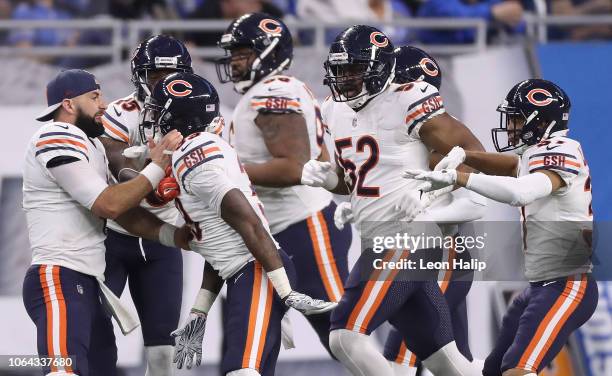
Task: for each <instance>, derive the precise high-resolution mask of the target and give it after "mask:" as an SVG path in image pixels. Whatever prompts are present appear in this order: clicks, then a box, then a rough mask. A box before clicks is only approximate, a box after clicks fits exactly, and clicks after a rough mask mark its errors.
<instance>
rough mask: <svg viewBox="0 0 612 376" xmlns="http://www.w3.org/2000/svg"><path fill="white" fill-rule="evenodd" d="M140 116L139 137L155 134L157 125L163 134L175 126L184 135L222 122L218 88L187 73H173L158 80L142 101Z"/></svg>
mask: <svg viewBox="0 0 612 376" xmlns="http://www.w3.org/2000/svg"><path fill="white" fill-rule="evenodd" d="M142 117H143V119H142V121H141V127H140V132H141V137H147V136H149V137H154V135H155V132H156V131H155V129H157V128H159V130H160V131H161V134H163V135H165V134H166V133H168V132H170V131H171V130H173V129H176V130H177V131H179V132H180V133H181V134H182V135H183V136H185V137H187V136H189V135H190V134H192V133H195V132H204V131H208V130H209V128H210V127H211V126H217V125H218V124H219V122H222V121H223V120H222V118H221V116H220V115H219V95H218V94H217V90H215V88H214V86H213V85H212V84H211V83H210V82H208V81H207V80H206V79H204V78H202V77H200V76H198V75H197V74H194V73H189V72H177V73H172V74H170V75H168V76H166V77H164V78H163V79H162V80H160V81H159V82H157V84H156V85H155V87H154V88H153V91H152V93H151V95H150V96H149V97H147V98H146V100H145V109H144V111H143V115H142ZM151 130H153V131H152V133H153V135H151Z"/></svg>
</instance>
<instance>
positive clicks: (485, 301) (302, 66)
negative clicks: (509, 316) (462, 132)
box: [0, 0, 612, 376]
mask: <svg viewBox="0 0 612 376" xmlns="http://www.w3.org/2000/svg"><path fill="white" fill-rule="evenodd" d="M506 1H514V0H506ZM444 2H446V3H445V4H446V5H447V6H448V4H449V3H453V4H455V5H456V7H455V8H453V9H450V10H448V9H442V8H444V4H443V2H440V1H437V0H429V1H428V2H421V1H410V0H406V1H400V0H393V1H369V0H328V1H315V0H294V1H291V0H287V1H282V0H281V1H274V2H265V1H263V2H261V1H258V0H252V1H247V0H199V1H198V0H191V1H179V0H175V1H166V2H164V1H162V0H158V1H149V2H146V1H145V2H143V1H140V2H139V1H116V0H108V1H93V0H92V1H88V0H64V1H55V2H54V1H49V0H44V1H27V2H26V1H8V0H0V63H1V66H2V75H1V77H2V79H0V119H1V121H2V130H3V132H4V133H3V134H4V137H3V139H2V141H3V142H2V147H1V148H0V313H1V314H0V354H34V353H35V352H36V351H35V349H36V347H35V334H34V325H33V324H32V322H31V321H30V320H29V318H28V317H27V314H26V313H25V310H24V308H23V303H22V301H21V283H22V280H23V275H24V273H25V270H26V269H27V266H28V265H29V262H30V251H29V246H28V242H27V229H26V225H25V221H24V215H23V212H22V210H21V178H20V175H21V168H22V165H23V153H24V151H25V145H26V143H27V141H28V140H29V138H30V136H31V135H32V134H33V133H34V131H35V130H36V129H37V127H38V126H39V124H38V123H37V122H36V121H35V120H34V116H35V114H37V113H38V112H39V111H40V110H41V109H42V108H44V107H45V102H44V101H45V96H44V87H45V84H46V82H47V81H48V80H49V79H50V78H51V77H53V75H54V74H55V73H56V72H57V71H58V69H60V67H65V66H71V67H75V66H78V67H83V66H86V67H87V68H88V69H89V70H91V71H92V72H93V73H94V74H95V75H96V76H97V77H98V79H99V81H100V82H101V85H102V89H103V92H104V95H105V98H106V100H107V101H111V100H114V99H116V98H119V97H123V96H125V95H127V94H128V93H130V92H131V91H132V90H133V87H132V85H131V82H130V72H129V62H128V60H126V58H129V56H130V53H131V51H132V50H133V48H134V47H135V44H136V43H137V42H138V40H140V39H142V38H144V37H146V36H147V35H150V34H151V33H156V32H161V31H163V32H168V33H172V34H175V35H177V36H179V37H183V38H186V39H187V40H188V41H190V51H191V52H192V56H196V55H197V56H198V57H197V58H194V70H195V72H196V73H198V74H200V75H202V76H204V77H206V78H207V79H209V80H211V82H213V84H215V86H216V87H217V89H218V90H219V92H220V95H221V103H222V105H223V113H224V114H225V116H226V118H230V117H231V111H232V108H233V105H234V104H235V103H237V100H238V98H239V97H238V95H237V94H235V93H234V92H233V91H232V88H231V86H228V85H221V84H218V81H217V78H216V73H215V69H214V65H213V64H212V63H211V62H210V61H211V60H210V59H211V58H212V57H214V56H219V55H220V54H221V50H218V49H216V48H214V46H213V45H212V44H211V42H210V41H211V40H214V38H213V37H214V35H213V37H211V34H210V33H211V31H208V34H204V35H202V34H199V36H198V34H197V33H196V30H201V29H203V28H204V29H206V28H212V29H215V30H217V31H218V30H223V29H224V27H225V26H226V25H227V24H228V23H229V20H226V19H223V18H224V16H225V17H228V14H227V12H226V11H227V9H225V8H224V11H225V12H226V13H223V12H221V13H219V9H221V8H222V7H223V6H225V7H226V8H227V7H228V6H229V5H232V4H233V5H234V6H235V9H234V11H237V10H238V9H247V8H248V7H254V6H258V7H263V9H265V10H268V11H276V10H280V11H281V12H282V13H284V14H285V17H284V18H285V20H286V21H287V22H288V23H289V24H290V27H291V29H292V31H293V32H294V36H295V37H296V42H297V44H298V46H297V47H296V50H295V58H294V61H293V64H292V67H291V69H290V70H289V73H290V74H294V75H296V76H297V77H299V78H300V79H302V80H303V81H305V82H307V84H308V85H309V87H310V88H311V89H313V91H314V92H315V93H316V95H317V96H318V97H319V99H320V100H322V99H323V98H325V96H327V95H328V89H327V87H325V86H323V85H322V76H323V68H322V62H323V61H324V59H325V51H326V48H327V43H328V42H329V38H331V37H333V35H334V34H335V32H337V31H338V30H340V29H342V27H343V26H347V25H350V24H354V23H368V24H372V25H380V26H381V27H383V30H384V31H385V32H387V33H388V34H389V35H390V36H391V39H392V40H393V41H394V43H395V44H396V45H401V44H408V43H417V44H423V43H424V42H426V43H424V44H423V45H424V48H425V49H426V50H428V51H430V52H432V54H433V55H434V56H435V57H436V58H437V59H438V60H439V62H440V64H441V66H442V71H443V75H444V78H443V86H442V95H443V97H444V99H445V104H446V106H447V109H448V110H449V112H450V113H452V114H454V115H455V116H456V117H458V118H460V119H461V120H462V121H464V123H466V124H467V125H468V126H469V127H470V128H471V129H472V131H473V132H474V133H475V134H476V136H477V137H478V138H479V139H480V140H481V141H482V142H483V144H484V145H485V147H486V148H487V149H488V150H493V147H492V143H491V141H490V131H489V129H490V128H492V127H495V126H497V125H498V122H499V116H498V114H497V113H496V112H495V108H496V106H497V105H498V104H499V102H500V101H501V99H502V98H503V97H504V96H505V94H506V92H507V91H508V89H509V88H510V87H511V86H512V85H514V84H515V83H516V82H518V81H519V80H522V79H525V78H529V77H534V76H541V77H543V78H546V79H549V80H552V81H555V82H557V83H558V84H560V85H561V86H562V87H563V88H564V89H565V90H566V91H567V92H568V94H569V95H570V97H571V99H572V104H573V106H572V113H571V118H570V127H571V135H572V136H573V137H575V138H577V139H578V140H579V141H580V142H581V143H582V145H583V149H584V150H585V153H586V156H587V159H588V161H589V166H590V168H591V174H592V177H593V186H594V191H593V195H594V202H593V207H594V211H595V219H596V221H597V229H598V231H597V232H596V236H597V239H598V241H597V242H596V245H597V247H596V261H597V264H598V265H597V272H598V275H599V276H600V277H601V279H602V282H600V303H599V307H598V310H597V311H596V313H595V315H594V316H593V317H592V319H591V320H590V321H589V323H587V325H585V326H584V327H583V329H582V330H581V331H580V333H578V335H576V336H574V338H573V339H572V343H571V351H568V352H567V353H566V354H565V355H567V358H565V360H564V359H559V362H557V363H556V368H555V369H551V370H548V371H547V373H546V374H547V375H594V376H595V375H597V376H599V375H601V376H603V375H612V284H610V283H609V282H607V280H609V279H610V278H609V275H610V274H612V262H610V261H609V259H610V257H609V253H610V247H609V246H610V244H612V241H610V240H611V238H612V226H610V220H612V178H611V177H610V175H609V173H608V171H606V170H605V166H607V164H608V163H609V159H610V158H609V155H610V141H609V140H611V139H612V128H611V125H610V118H609V114H610V111H609V109H610V104H612V93H611V91H610V88H611V87H612V69H610V66H611V65H610V63H611V62H612V43H611V42H610V41H609V39H610V36H611V35H612V16H610V15H602V13H610V10H612V2H611V1H598V0H593V1H588V0H586V1H585V0H582V1H573V2H572V1H557V3H574V4H573V7H572V8H562V7H561V8H560V7H559V6H558V4H555V2H554V1H553V2H546V1H538V0H536V1H532V0H527V1H523V2H522V3H523V7H524V13H523V16H522V21H521V22H520V23H519V25H517V26H516V27H508V26H507V25H506V26H504V25H502V23H501V22H500V20H497V21H496V20H492V19H491V17H489V16H487V15H486V14H485V13H482V12H480V13H478V12H474V11H472V12H471V13H466V12H465V11H464V10H465V9H463V8H460V6H465V7H468V6H470V5H469V4H467V3H470V2H469V1H464V2H461V1H459V0H457V1H451V0H444ZM475 2H476V3H479V4H478V5H479V6H484V5H488V6H491V5H493V6H494V5H495V4H497V3H501V2H503V0H490V1H475ZM130 3H132V5H131V8H130V7H129V6H128V7H127V8H125V9H124V13H123V14H122V13H118V11H117V7H120V6H121V4H123V5H125V4H130ZM240 3H242V4H240ZM247 3H248V4H247ZM272 3H273V4H272ZM348 3H350V4H351V5H350V6H347V4H348ZM379 3H382V4H383V7H384V8H383V10H384V12H383V13H382V16H380V14H379V13H377V12H376V9H377V8H376V6H379V5H380V4H379ZM422 3H423V4H422ZM427 3H429V4H427ZM589 3H597V4H599V6H600V7H599V8H597V7H593V8H592V9H591V8H588V7H586V6H588V5H589ZM228 4H229V5H228ZM245 4H246V5H245ZM436 4H439V5H440V9H439V11H438V12H437V13H436V9H433V10H431V9H428V8H427V7H432V6H434V5H436ZM425 5H427V7H425ZM215 6H216V8H215ZM239 6H243V7H247V8H239ZM475 6H477V5H475ZM28 7H29V8H28ZM45 7H46V8H45ZM271 7H274V8H271ZM581 7H582V8H581ZM425 8H427V9H426V10H427V12H425V11H424V10H423V9H425ZM41 9H42V10H41ZM190 9H191V14H192V15H191V16H190V15H189V14H190ZM466 9H467V8H466ZM473 9H474V8H472V10H473ZM559 9H561V10H559ZM568 9H569V10H568ZM584 9H591V10H592V11H593V12H595V13H597V14H596V15H589V14H585V13H589V12H587V11H584ZM593 9H596V10H593ZM127 10H131V11H132V12H131V13H130V12H128V11H127ZM581 10H582V11H581ZM453 11H455V13H453ZM192 17H193V18H195V19H190V18H192ZM432 17H438V18H432ZM440 17H442V18H440ZM2 18H7V20H3V19H2ZM11 18H12V20H10V19H11ZM71 18H73V19H74V20H70V19H71ZM197 18H204V19H206V20H197ZM228 18H232V17H228ZM79 19H81V20H83V19H84V20H85V21H79ZM59 20H61V21H59ZM467 26H469V29H468V30H471V31H469V32H464V31H460V32H455V33H454V34H452V35H455V36H456V37H455V38H453V37H448V35H449V33H448V32H446V33H443V32H441V31H440V30H441V29H440V28H442V27H443V28H451V29H452V28H454V29H455V30H464V29H465V28H466V27H467ZM54 27H61V28H57V29H53V28H54ZM436 33H437V34H436ZM458 35H461V37H458ZM466 35H467V37H466ZM327 144H328V145H329V142H327ZM517 219H518V216H517V213H516V211H515V210H513V209H511V208H508V207H504V206H502V205H498V204H494V203H490V204H489V208H488V213H487V216H486V217H485V218H484V220H485V221H514V220H517ZM515 240H516V239H511V238H504V239H499V240H497V241H496V242H495V245H494V246H495V247H496V248H498V249H500V248H501V249H504V250H506V249H507V252H501V253H500V254H501V255H502V256H503V262H504V263H505V264H506V265H509V266H511V267H510V268H509V269H511V270H515V271H516V276H517V280H519V279H520V276H521V274H522V271H521V264H520V251H519V250H518V249H516V246H515V245H516V244H515V243H516V241H515ZM358 252H359V250H358V239H354V242H353V247H352V251H351V259H353V260H354V259H355V258H356V256H357V254H358ZM184 256H185V263H184V264H185V291H184V294H183V317H184V315H185V313H186V312H187V311H188V309H189V308H190V306H191V304H192V302H193V297H194V294H195V293H196V291H197V289H198V287H199V276H200V275H201V274H200V271H201V268H202V260H201V258H200V257H199V256H198V255H194V254H189V253H184ZM520 286H521V282H516V283H508V282H503V283H502V282H500V283H496V282H479V283H476V284H474V286H473V287H472V291H471V292H470V295H469V296H468V311H469V320H470V334H471V336H470V337H471V338H470V342H471V345H472V349H473V352H474V354H475V355H476V356H477V357H480V358H483V357H485V356H486V355H487V353H488V351H489V350H490V348H491V345H492V341H493V339H494V337H495V334H496V329H497V324H498V321H499V317H500V316H499V315H500V314H501V313H503V307H504V304H505V303H506V302H507V299H508V298H509V296H510V295H511V292H512V291H513V290H514V289H516V288H519V287H520ZM122 299H123V300H124V301H126V302H129V301H130V298H129V292H128V291H126V292H124V296H123V298H122ZM129 304H130V305H131V303H129ZM292 320H293V323H294V334H295V337H296V344H297V346H298V348H297V349H294V350H291V351H282V352H281V356H280V360H279V367H278V372H277V374H279V375H285V374H289V372H291V374H292V375H300V374H312V373H313V372H315V371H316V372H319V373H322V374H336V373H338V374H344V373H343V371H342V370H340V368H339V367H338V366H337V365H335V364H334V363H333V362H331V361H329V360H328V358H327V356H326V354H325V353H324V351H323V349H322V347H321V346H320V345H319V344H318V343H317V340H316V338H315V336H314V334H313V332H312V331H311V330H310V328H308V327H307V324H306V323H305V321H304V320H303V319H302V318H301V317H299V316H298V315H292ZM219 323H220V312H219V305H218V304H217V305H216V307H215V308H214V309H213V312H212V313H211V322H210V323H209V325H208V326H207V334H206V337H205V345H204V348H205V352H204V363H205V367H204V368H202V369H200V370H198V371H197V372H194V371H192V372H179V373H178V374H179V375H180V374H206V375H208V374H210V375H216V374H217V372H216V370H215V363H217V362H218V360H219V357H220V346H221V335H220V325H219ZM116 335H117V338H118V346H119V363H120V366H121V367H122V368H123V369H124V370H125V372H126V374H130V375H138V374H143V357H142V350H141V348H142V340H141V338H140V333H139V332H138V331H136V332H135V333H132V334H130V335H128V336H126V337H123V336H122V335H121V334H120V332H118V331H117V333H116ZM568 359H569V360H568ZM566 360H568V363H566V362H565V361H566ZM570 363H571V364H570ZM570 369H571V370H570ZM289 370H290V371H289ZM4 372H5V373H4ZM10 372H13V371H7V370H2V369H1V366H0V375H4V374H7V375H9V374H12V373H10ZM19 374H24V373H19Z"/></svg>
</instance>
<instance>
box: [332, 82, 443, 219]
mask: <svg viewBox="0 0 612 376" xmlns="http://www.w3.org/2000/svg"><path fill="white" fill-rule="evenodd" d="M444 112H445V109H444V105H443V102H442V98H441V97H440V94H439V93H438V91H437V90H436V88H435V87H434V86H431V85H429V84H427V83H426V82H424V81H418V82H414V83H410V84H404V85H396V84H392V85H390V86H389V87H388V88H387V89H386V90H385V91H383V92H382V93H381V94H379V95H378V96H376V97H374V98H373V99H372V100H371V101H370V103H368V104H367V105H366V106H365V107H364V108H362V109H361V110H359V111H357V112H355V111H354V110H353V109H351V108H350V107H349V106H348V105H347V104H346V103H341V102H334V101H333V100H331V99H330V98H328V99H327V100H326V101H325V102H324V103H323V122H324V123H325V124H327V125H328V127H329V129H330V132H331V135H332V139H333V141H334V144H335V154H336V162H337V163H338V164H339V165H340V166H341V167H342V168H343V169H344V172H345V184H347V185H348V187H349V190H350V191H351V195H350V198H351V205H352V208H353V213H354V216H355V223H356V224H357V226H358V228H360V227H361V226H360V225H361V224H362V222H363V221H387V220H390V218H391V217H392V216H393V215H394V213H393V207H394V206H395V204H397V203H398V200H401V199H402V195H403V193H402V192H403V191H405V190H406V189H413V188H415V187H417V186H418V185H419V184H420V183H419V182H418V181H417V180H409V179H404V178H402V172H403V171H404V170H405V169H409V168H410V169H423V170H429V155H430V153H429V150H428V149H427V147H426V146H425V145H424V144H423V142H422V141H421V139H420V137H419V131H420V129H421V126H422V125H423V124H424V123H425V122H427V120H429V119H431V118H433V117H434V116H437V115H439V114H442V113H444Z"/></svg>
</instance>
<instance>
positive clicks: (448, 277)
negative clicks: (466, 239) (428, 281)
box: [440, 238, 455, 294]
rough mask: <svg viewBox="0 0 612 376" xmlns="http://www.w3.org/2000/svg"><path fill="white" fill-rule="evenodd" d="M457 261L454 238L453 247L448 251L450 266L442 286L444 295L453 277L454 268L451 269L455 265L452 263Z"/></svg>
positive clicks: (445, 273)
mask: <svg viewBox="0 0 612 376" xmlns="http://www.w3.org/2000/svg"><path fill="white" fill-rule="evenodd" d="M454 259H455V238H453V240H452V241H451V246H450V248H449V249H448V265H449V268H448V269H446V271H445V272H444V277H443V278H442V281H441V282H442V283H441V284H440V290H441V291H442V294H444V293H446V290H447V289H448V285H449V283H450V280H451V276H452V275H453V268H452V267H451V265H452V264H453V263H452V261H453V260H454Z"/></svg>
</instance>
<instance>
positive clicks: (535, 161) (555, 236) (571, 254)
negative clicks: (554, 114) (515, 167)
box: [519, 131, 593, 281]
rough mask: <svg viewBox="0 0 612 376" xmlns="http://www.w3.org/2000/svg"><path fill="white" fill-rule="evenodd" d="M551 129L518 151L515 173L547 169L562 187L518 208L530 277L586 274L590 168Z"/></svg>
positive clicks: (573, 144)
mask: <svg viewBox="0 0 612 376" xmlns="http://www.w3.org/2000/svg"><path fill="white" fill-rule="evenodd" d="M566 135H567V131H559V132H555V133H553V134H552V135H551V137H549V138H548V139H546V140H543V141H541V142H540V143H539V144H537V145H534V146H532V147H530V148H528V149H527V150H525V152H524V153H523V155H522V156H521V161H520V169H519V171H520V173H519V175H521V176H522V175H526V174H530V173H535V172H536V171H542V170H548V171H553V172H555V173H557V174H558V175H559V176H560V177H561V178H562V179H563V181H564V182H565V184H566V185H565V186H564V187H563V188H561V189H559V190H557V191H555V192H553V193H552V194H550V195H549V196H547V197H544V198H541V199H539V200H536V201H534V202H533V203H531V204H529V205H527V206H525V207H523V208H522V209H521V212H522V216H521V217H522V219H523V221H524V222H523V230H524V232H523V241H524V242H523V245H524V248H525V268H526V272H525V275H526V277H527V278H528V279H529V280H530V281H542V280H548V279H553V278H560V277H564V276H568V275H572V274H577V273H585V272H590V271H591V269H592V264H591V259H590V256H591V245H590V242H591V239H590V236H591V235H590V233H591V232H592V230H593V211H592V208H591V201H592V196H591V177H590V172H589V167H588V166H587V162H586V159H585V158H584V154H583V152H582V149H581V147H580V143H579V142H578V141H576V140H572V139H571V138H568V137H566Z"/></svg>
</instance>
